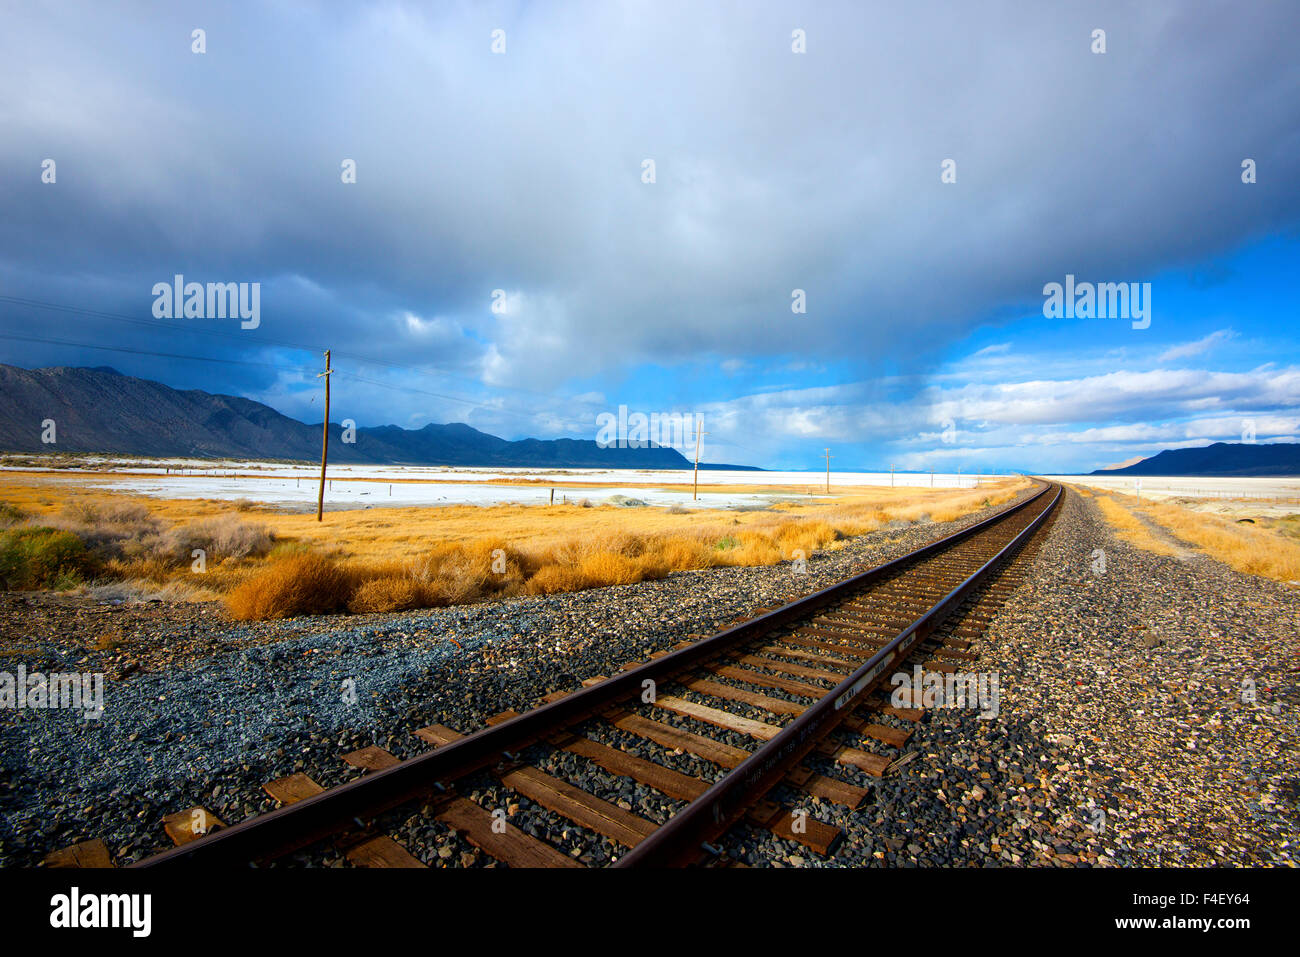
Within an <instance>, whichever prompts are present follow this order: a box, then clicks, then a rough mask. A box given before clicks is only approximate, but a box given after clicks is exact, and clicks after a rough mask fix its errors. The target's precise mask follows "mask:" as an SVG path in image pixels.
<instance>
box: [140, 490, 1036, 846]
mask: <svg viewBox="0 0 1300 957" xmlns="http://www.w3.org/2000/svg"><path fill="white" fill-rule="evenodd" d="M1060 496H1061V487H1060V486H1059V485H1056V484H1043V488H1042V489H1040V490H1039V491H1038V492H1037V493H1035V494H1034V495H1032V496H1030V497H1029V498H1027V499H1025V500H1024V501H1022V502H1019V503H1016V504H1014V505H1012V506H1009V507H1008V508H1006V509H1003V510H1002V511H1000V512H998V513H997V514H995V515H993V516H990V517H989V518H986V519H984V520H982V521H980V522H978V523H976V524H974V525H972V526H970V527H968V528H965V529H963V530H961V531H959V532H955V533H953V534H951V535H948V536H946V537H945V538H942V539H939V540H937V541H935V542H932V543H930V544H928V545H926V546H923V547H922V548H919V549H917V550H915V551H913V552H910V553H908V554H907V555H903V556H901V557H899V558H896V559H894V560H892V561H890V562H886V563H885V564H883V565H880V566H877V567H875V568H872V569H870V570H868V571H864V572H861V573H859V574H856V575H854V576H852V577H850V578H847V579H845V580H844V581H841V582H838V583H836V584H834V585H831V586H829V587H827V588H824V589H821V590H820V591H817V592H814V593H813V594H810V595H807V596H805V597H802V598H799V599H797V600H795V601H792V602H789V603H788V604H785V605H782V606H781V607H779V608H776V609H774V610H772V611H769V612H766V613H764V614H761V615H759V616H758V617H755V618H752V619H750V620H748V621H745V622H742V623H740V624H738V625H735V626H733V627H730V628H727V629H724V630H723V631H720V632H718V633H717V634H715V635H713V636H711V637H708V638H705V639H702V640H700V641H697V642H694V643H693V644H691V645H689V646H687V647H684V648H680V649H679V650H677V651H674V652H671V653H669V654H666V655H664V656H663V657H660V658H657V659H653V660H651V661H649V662H646V663H644V664H640V665H637V666H635V667H631V668H628V669H627V670H624V671H622V672H620V673H619V674H616V675H614V676H613V677H610V678H608V679H606V680H604V681H601V682H599V683H597V684H593V685H591V686H588V687H585V688H582V689H579V690H577V691H574V692H573V693H571V694H569V695H568V696H566V697H563V698H561V699H559V700H557V701H554V702H552V703H549V704H546V705H543V706H541V707H538V708H535V709H533V710H530V711H528V712H525V713H524V714H521V715H518V716H516V717H513V718H511V719H509V720H505V721H502V722H501V723H498V724H494V725H491V726H489V727H485V728H483V729H481V730H479V731H477V732H475V733H473V734H468V735H466V736H464V737H462V738H460V739H459V740H456V741H453V742H452V743H449V744H446V745H443V746H440V747H438V748H436V749H435V750H433V751H430V752H427V753H425V754H421V755H418V756H416V757H413V758H409V759H407V760H405V761H402V762H401V763H399V764H397V765H395V766H393V767H391V768H388V769H386V770H380V771H375V772H373V773H370V774H367V775H366V776H364V777H361V778H358V779H356V780H353V781H350V782H347V783H345V784H341V785H338V786H336V787H332V788H329V789H328V790H326V791H324V792H323V793H320V794H316V795H314V796H312V797H307V798H304V799H302V800H300V801H298V802H296V803H294V804H291V805H288V806H285V807H281V808H279V809H277V810H274V811H270V812H268V813H265V814H262V815H259V816H255V817H252V818H249V819H247V820H244V821H242V822H240V823H237V824H234V825H231V826H229V827H226V828H223V829H221V830H217V831H214V832H212V833H209V834H207V835H205V836H203V837H200V838H198V839H196V840H193V841H191V842H190V843H187V844H183V845H181V846H179V847H176V848H173V849H170V850H167V851H163V852H161V853H158V854H155V855H153V856H151V857H148V858H145V859H143V860H141V861H139V862H137V863H136V864H134V865H133V866H135V867H166V866H171V865H183V864H187V863H191V864H203V865H207V866H230V865H247V864H250V863H254V862H258V861H263V860H269V859H274V858H276V857H281V856H283V855H286V854H289V853H292V852H294V851H296V850H299V849H301V848H304V847H306V846H308V845H311V844H314V843H316V842H319V841H322V840H324V839H326V838H329V837H331V836H333V835H337V834H339V833H341V832H346V831H349V830H355V828H356V826H357V825H358V824H359V823H360V819H362V818H373V817H375V816H376V815H379V814H382V813H384V812H385V811H388V810H391V809H393V808H396V807H399V806H401V805H403V804H406V803H408V802H411V801H414V800H418V799H421V798H427V797H429V796H430V795H431V794H433V793H436V792H437V791H439V790H440V789H441V788H442V787H443V785H444V784H445V783H451V782H454V781H455V780H457V779H459V778H463V777H465V776H466V775H469V774H472V773H474V772H476V771H480V770H483V769H486V768H491V767H494V766H496V765H499V764H500V763H501V762H502V760H503V755H505V756H507V757H508V758H510V759H512V760H513V755H514V754H515V753H517V752H519V751H520V750H521V749H523V748H525V747H528V746H529V745H531V744H536V743H539V742H545V741H547V740H548V739H550V738H552V737H554V736H555V735H556V734H557V732H562V731H564V730H565V729H568V728H571V727H573V726H574V725H576V724H578V723H580V722H582V721H584V720H587V719H589V718H592V717H594V716H598V715H600V714H602V713H605V712H608V710H609V709H610V708H611V706H614V705H617V704H619V703H621V702H625V701H629V700H632V699H634V698H635V697H637V696H639V695H640V692H641V689H642V682H643V681H645V680H646V679H651V680H654V681H656V682H657V681H660V680H662V679H664V678H666V677H669V676H672V675H675V674H678V673H681V672H683V671H684V670H686V669H688V668H690V667H692V666H695V665H699V664H701V663H703V662H705V661H708V660H710V659H714V658H716V657H717V656H718V655H719V653H721V652H725V651H727V650H728V649H732V648H735V647H736V646H738V645H744V644H746V643H747V642H751V641H753V640H755V639H756V638H759V637H762V636H763V635H765V634H768V633H770V632H773V631H775V630H777V629H780V628H782V627H784V626H786V625H789V624H791V623H793V622H797V621H799V620H801V619H807V618H808V617H809V616H810V615H813V614H816V613H817V612H818V611H819V610H820V609H822V608H824V607H826V606H828V605H832V604H835V603H837V602H842V601H844V600H846V599H848V598H851V597H853V596H855V595H857V594H859V593H861V592H862V591H863V589H866V588H869V587H870V586H872V585H874V584H876V583H878V582H883V581H887V580H888V579H890V578H892V577H893V576H895V575H897V574H899V573H900V572H902V571H904V570H905V569H908V568H911V567H913V566H916V565H917V564H918V563H922V562H925V561H926V560H928V559H931V558H935V557H937V556H940V555H942V554H943V553H945V552H948V551H949V550H951V549H953V548H954V547H956V546H958V545H960V544H961V543H963V542H966V541H968V540H970V539H972V538H974V537H976V536H979V535H981V534H982V533H984V532H987V531H989V530H991V529H994V528H996V527H998V526H999V525H1000V524H1001V523H1003V522H1006V521H1009V520H1011V519H1012V518H1013V517H1015V516H1019V515H1026V514H1033V511H1032V510H1034V509H1039V511H1038V514H1037V515H1036V517H1034V519H1033V520H1032V521H1031V522H1030V523H1029V524H1028V525H1027V526H1026V527H1024V528H1023V529H1022V530H1020V531H1019V533H1018V534H1016V535H1015V537H1014V538H1012V539H1011V540H1010V541H1009V542H1007V543H1006V544H1005V545H1004V546H1003V547H1002V548H1000V549H999V550H998V551H997V553H996V554H995V555H993V556H992V557H991V558H989V559H988V560H987V561H985V562H984V563H983V564H982V565H981V567H980V568H979V569H978V570H977V571H975V572H973V573H972V574H969V575H968V576H967V577H966V578H965V579H964V580H963V581H962V582H961V584H960V585H958V586H957V587H956V588H955V589H953V590H952V591H951V592H950V593H948V594H947V595H945V596H944V597H943V598H942V599H941V600H940V601H938V602H937V603H934V604H933V605H932V607H930V608H929V609H928V610H927V611H926V612H925V613H924V614H923V615H921V616H920V617H918V618H917V619H916V620H915V621H913V622H912V623H911V624H910V625H908V626H907V627H906V628H905V629H904V630H903V631H901V632H900V633H899V634H898V635H897V636H896V637H894V638H893V639H892V640H890V641H889V642H888V644H887V645H886V646H885V647H883V648H881V649H880V650H879V651H878V652H876V653H875V654H873V655H872V656H871V657H870V659H869V660H867V661H866V662H864V663H863V664H862V665H861V667H859V668H857V669H856V670H855V671H854V672H853V674H851V675H850V676H849V677H847V678H845V679H844V680H843V681H842V682H840V684H839V685H838V686H837V687H835V688H834V689H833V690H832V691H830V692H829V693H827V694H826V695H825V696H824V697H822V698H821V700H819V701H817V703H816V704H815V705H813V706H812V707H809V708H808V709H807V710H805V711H804V712H803V713H802V714H800V715H799V716H798V717H797V718H795V720H794V721H793V722H792V723H791V724H789V725H788V726H786V727H785V728H784V729H782V731H781V732H780V733H779V734H777V735H776V736H775V737H773V738H772V739H771V740H769V741H767V742H766V743H764V744H762V745H760V746H759V747H758V748H757V749H756V750H755V751H753V752H752V753H751V755H750V756H749V757H748V758H747V759H745V760H744V761H743V762H742V763H740V764H739V765H737V766H736V767H735V768H734V769H732V770H731V771H729V772H728V773H726V774H725V775H724V776H723V777H722V778H721V779H720V780H718V781H717V782H716V783H715V784H713V785H712V786H711V787H709V788H708V789H707V791H705V793H703V794H702V795H701V796H700V797H699V798H697V799H696V800H694V801H691V802H690V803H689V804H688V805H687V806H686V807H685V808H683V809H682V810H681V811H679V812H678V813H677V814H676V815H674V816H673V817H672V818H671V819H670V820H669V821H668V822H667V823H666V824H663V825H661V826H659V827H658V828H657V830H655V831H654V832H653V833H652V834H650V835H649V836H648V837H647V838H645V839H644V840H643V841H641V842H640V843H639V844H638V845H637V846H636V847H635V848H634V849H632V850H631V851H630V852H629V853H628V854H627V855H626V856H624V857H622V858H621V859H620V860H619V861H618V862H617V865H618V866H623V867H634V866H638V865H640V866H646V865H649V866H668V865H676V864H684V863H691V862H692V861H694V860H698V859H699V858H700V855H701V851H700V848H701V845H704V844H706V843H707V842H708V841H710V840H713V839H715V838H716V837H717V836H718V835H720V834H721V833H723V832H724V831H725V830H727V828H728V827H730V826H732V825H733V824H734V823H735V821H736V820H738V819H739V818H740V817H741V816H742V815H743V814H744V813H745V810H746V808H747V807H749V806H750V805H751V804H753V802H754V801H756V800H758V799H759V798H761V797H762V795H763V794H764V793H766V792H767V791H768V790H769V789H770V788H771V787H772V786H773V785H774V784H776V783H777V782H779V781H780V780H781V778H782V776H783V775H784V774H785V773H786V772H787V771H788V770H789V769H790V768H792V767H793V766H794V765H796V764H797V763H798V762H799V761H800V760H801V759H802V758H803V757H804V756H805V755H806V754H807V753H808V752H809V751H810V750H811V749H812V748H813V747H814V746H815V745H816V744H817V742H818V741H819V740H821V739H822V738H824V737H825V736H826V735H827V734H828V733H830V732H832V731H834V729H835V727H836V726H837V725H838V724H839V723H840V722H841V721H842V720H843V718H844V717H845V716H846V715H847V714H848V711H849V710H850V706H852V705H853V704H854V702H856V701H858V700H860V699H861V698H862V696H863V695H865V694H866V693H867V692H868V691H870V690H871V689H872V688H874V687H875V686H876V685H877V684H878V683H879V681H880V679H881V678H882V677H883V675H884V673H885V670H886V669H887V668H888V666H889V665H890V664H891V663H894V662H896V661H901V660H902V659H903V658H904V657H905V656H906V652H907V651H908V650H909V649H914V647H915V646H916V645H918V644H919V643H920V642H922V641H923V640H924V639H925V638H926V637H927V636H928V635H930V634H931V633H932V632H933V631H934V629H935V628H936V627H938V626H939V625H940V624H941V623H942V622H943V620H944V619H945V618H947V617H948V616H949V615H950V614H951V613H952V612H953V610H954V609H956V608H957V607H958V606H960V605H961V603H962V602H963V601H964V600H965V599H966V598H967V597H968V596H969V595H970V594H972V593H973V592H974V591H975V590H976V589H977V588H978V587H979V586H980V584H981V583H982V582H984V581H985V580H986V579H987V578H988V577H989V576H990V575H992V574H994V573H995V572H996V571H997V570H998V568H999V567H1000V566H1001V565H1002V564H1003V563H1004V561H1005V560H1007V559H1008V558H1009V557H1010V556H1012V555H1013V554H1014V553H1015V552H1016V551H1017V550H1018V549H1019V548H1020V547H1021V546H1022V545H1023V544H1024V543H1025V542H1027V541H1028V540H1029V538H1030V537H1031V536H1032V535H1033V533H1034V532H1035V531H1036V530H1037V529H1038V528H1039V527H1040V526H1041V524H1042V523H1043V522H1044V521H1045V520H1046V518H1047V517H1048V515H1050V514H1051V512H1052V510H1053V508H1054V507H1055V506H1056V504H1057V502H1058V501H1059V499H1060Z"/></svg>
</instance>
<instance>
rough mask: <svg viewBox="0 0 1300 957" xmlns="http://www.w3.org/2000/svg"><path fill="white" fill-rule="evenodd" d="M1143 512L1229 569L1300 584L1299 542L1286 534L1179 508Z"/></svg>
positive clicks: (1148, 508) (1161, 507) (1149, 508)
mask: <svg viewBox="0 0 1300 957" xmlns="http://www.w3.org/2000/svg"><path fill="white" fill-rule="evenodd" d="M1141 511H1142V513H1143V514H1144V515H1147V516H1150V517H1151V518H1152V519H1153V520H1155V521H1156V522H1159V523H1160V524H1161V525H1162V526H1163V527H1164V528H1166V529H1168V530H1169V532H1171V533H1172V534H1173V535H1174V536H1175V537H1176V538H1178V539H1179V540H1181V541H1184V542H1187V543H1189V544H1191V545H1196V546H1198V547H1199V548H1201V549H1203V550H1204V551H1205V553H1206V554H1207V555H1209V556H1210V557H1211V558H1216V559H1218V560H1219V561H1221V562H1223V563H1224V564H1225V565H1227V566H1228V567H1229V568H1233V569H1235V570H1237V571H1239V572H1245V573H1246V574H1248V575H1261V576H1263V577H1264V578H1272V579H1275V580H1277V581H1288V582H1290V581H1300V542H1296V541H1295V540H1294V539H1292V538H1291V537H1290V536H1288V535H1286V534H1285V533H1282V532H1279V531H1275V530H1274V529H1271V528H1265V527H1260V526H1258V525H1250V524H1247V523H1238V522H1236V521H1230V520H1228V519H1224V518H1220V517H1219V516H1217V515H1207V514H1205V513H1204V512H1195V511H1192V510H1191V509H1186V508H1181V507H1179V506H1177V505H1161V504H1152V505H1147V506H1144V507H1143V508H1142V510H1141Z"/></svg>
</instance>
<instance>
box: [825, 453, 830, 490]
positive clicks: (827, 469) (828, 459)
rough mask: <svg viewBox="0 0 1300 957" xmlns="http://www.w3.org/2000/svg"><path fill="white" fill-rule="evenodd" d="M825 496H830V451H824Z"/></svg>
mask: <svg viewBox="0 0 1300 957" xmlns="http://www.w3.org/2000/svg"><path fill="white" fill-rule="evenodd" d="M826 494H827V495H830V494H831V450H830V449H827V450H826Z"/></svg>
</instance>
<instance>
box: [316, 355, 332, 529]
mask: <svg viewBox="0 0 1300 957" xmlns="http://www.w3.org/2000/svg"><path fill="white" fill-rule="evenodd" d="M331 371H333V370H331V369H330V351H329V350H328V349H326V350H325V371H324V372H322V373H321V374H320V375H318V376H316V378H318V379H324V380H325V425H324V426H323V427H322V429H321V440H320V494H319V495H317V496H316V521H318V522H319V521H321V513H322V512H324V511H325V460H326V459H327V458H328V457H329V451H330V372H331Z"/></svg>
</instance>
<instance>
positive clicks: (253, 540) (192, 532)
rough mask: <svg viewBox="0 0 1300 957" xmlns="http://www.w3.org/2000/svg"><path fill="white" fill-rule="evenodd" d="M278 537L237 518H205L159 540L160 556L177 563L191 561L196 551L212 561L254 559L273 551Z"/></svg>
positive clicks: (261, 526) (265, 528) (260, 526)
mask: <svg viewBox="0 0 1300 957" xmlns="http://www.w3.org/2000/svg"><path fill="white" fill-rule="evenodd" d="M274 542H275V535H274V534H273V533H272V532H271V530H270V529H268V528H267V527H266V526H265V525H259V524H255V523H253V522H246V521H244V520H243V519H242V518H240V517H238V516H237V515H219V516H216V517H214V518H203V519H199V520H198V521H195V522H190V523H189V524H188V525H178V526H176V527H175V528H171V529H168V530H167V532H166V533H165V534H164V535H163V536H162V537H161V538H160V539H159V541H158V554H159V555H160V556H165V557H166V558H169V559H171V560H172V561H175V562H188V561H189V560H190V555H191V553H192V552H193V550H194V549H196V548H201V549H203V550H204V551H205V552H207V557H208V560H209V561H221V560H222V559H226V558H250V557H254V556H260V555H265V554H266V553H267V552H269V551H270V550H271V546H272V545H273V544H274Z"/></svg>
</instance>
